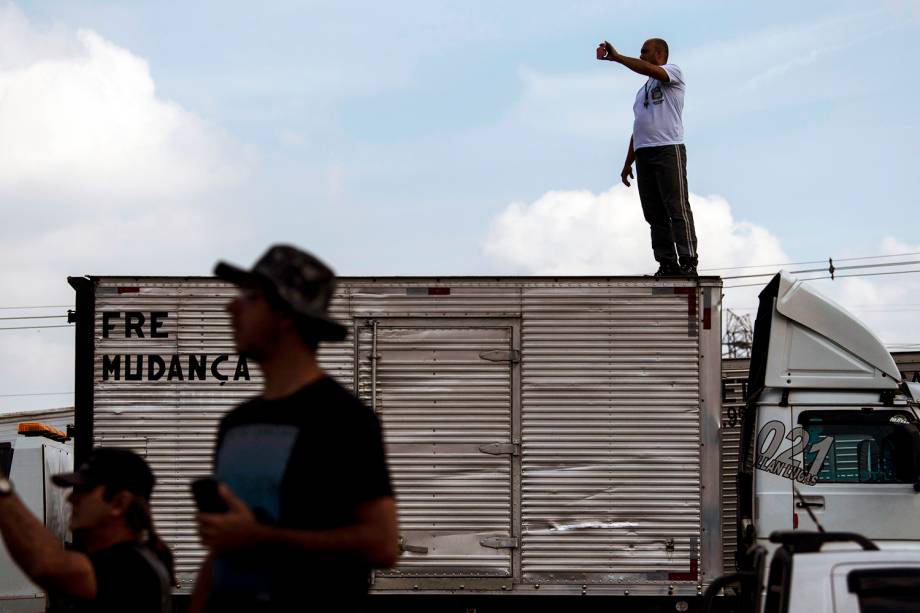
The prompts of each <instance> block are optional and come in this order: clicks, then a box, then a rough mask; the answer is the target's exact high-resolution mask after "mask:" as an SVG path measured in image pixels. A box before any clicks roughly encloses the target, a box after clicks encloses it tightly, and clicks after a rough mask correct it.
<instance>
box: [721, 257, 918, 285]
mask: <svg viewBox="0 0 920 613" xmlns="http://www.w3.org/2000/svg"><path fill="white" fill-rule="evenodd" d="M917 263H918V264H920V261H918V262H917ZM874 266H875V265H872V264H867V265H866V266H848V267H847V268H848V269H849V268H868V267H874ZM841 268H842V267H841ZM806 272H827V271H825V270H812V271H805V270H798V271H793V273H806ZM916 272H920V269H916V270H892V271H886V272H865V273H855V274H845V275H835V278H837V279H840V278H846V277H879V276H882V275H907V274H911V273H916ZM766 276H770V275H750V277H766ZM726 278H727V277H726ZM735 278H749V277H735ZM827 279H831V277H809V278H807V279H799V280H800V281H823V280H827ZM762 285H763V283H744V284H741V285H726V286H725V287H723V288H722V289H734V288H736V287H761V286H762Z"/></svg>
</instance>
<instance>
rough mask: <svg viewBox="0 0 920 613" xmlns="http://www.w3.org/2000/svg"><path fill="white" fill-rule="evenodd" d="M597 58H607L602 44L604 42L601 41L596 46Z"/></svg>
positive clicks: (605, 49)
mask: <svg viewBox="0 0 920 613" xmlns="http://www.w3.org/2000/svg"><path fill="white" fill-rule="evenodd" d="M597 59H599V60H606V59H607V48H606V47H605V46H604V43H601V44H599V45H598V46H597Z"/></svg>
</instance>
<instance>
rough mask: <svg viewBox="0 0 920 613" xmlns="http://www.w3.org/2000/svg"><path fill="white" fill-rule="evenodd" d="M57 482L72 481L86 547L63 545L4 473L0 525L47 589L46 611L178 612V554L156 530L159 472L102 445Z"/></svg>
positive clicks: (19, 559)
mask: <svg viewBox="0 0 920 613" xmlns="http://www.w3.org/2000/svg"><path fill="white" fill-rule="evenodd" d="M52 481H53V482H54V483H55V484H56V485H59V486H61V487H72V488H73V490H72V491H71V493H70V495H69V496H68V497H67V500H68V501H69V502H70V504H71V506H72V514H71V518H70V529H71V530H72V531H73V534H74V537H75V539H77V540H79V542H80V545H81V548H82V549H84V550H85V553H83V552H78V551H69V550H66V549H64V547H63V545H62V544H61V542H60V541H58V539H57V538H56V537H55V536H54V535H53V534H52V533H51V531H50V530H48V529H47V528H46V527H45V526H44V525H43V524H42V522H41V521H39V520H38V519H37V518H36V517H35V516H34V515H33V514H32V513H31V512H30V511H29V509H28V508H27V507H26V505H25V504H23V502H22V500H21V499H20V498H19V496H17V495H16V493H15V492H14V491H13V486H12V484H11V483H10V481H9V480H7V479H6V477H0V532H2V533H3V540H4V542H5V543H6V547H7V549H8V550H9V552H10V555H11V556H12V558H13V559H14V560H15V561H16V564H17V565H18V566H19V568H21V569H22V571H23V572H24V573H25V574H26V575H27V576H28V577H29V578H30V579H31V580H32V581H34V582H35V583H36V584H37V585H39V586H40V587H42V588H44V589H45V590H46V591H47V592H48V600H49V604H50V606H49V608H48V610H49V611H78V612H85V613H90V612H99V613H115V612H116V611H132V612H138V613H168V612H169V611H172V594H171V586H172V585H173V584H174V583H175V582H174V580H173V576H172V575H173V569H172V554H171V553H170V552H169V549H168V548H167V547H166V545H164V544H163V543H162V541H160V540H159V538H158V537H157V535H156V532H155V531H154V529H153V520H152V519H151V515H150V495H151V493H152V492H153V485H154V478H153V473H152V472H151V471H150V467H148V466H147V463H146V462H145V461H144V459H143V458H141V457H140V456H139V455H137V454H135V453H133V452H131V451H128V450H127V449H118V448H114V447H113V448H108V447H106V448H100V449H96V450H95V451H93V453H92V455H91V456H90V457H89V459H88V460H87V461H86V463H85V464H83V465H82V466H81V467H80V468H79V469H78V470H77V471H76V472H72V473H66V474H62V475H54V476H53V477H52Z"/></svg>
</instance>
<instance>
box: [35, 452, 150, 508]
mask: <svg viewBox="0 0 920 613" xmlns="http://www.w3.org/2000/svg"><path fill="white" fill-rule="evenodd" d="M51 481H52V482H53V483H54V484H55V485H58V486H60V487H83V486H88V487H95V486H97V485H104V486H106V487H107V488H108V489H109V490H111V491H115V492H120V491H123V490H126V491H129V492H131V493H132V494H137V495H138V496H140V497H142V498H144V499H146V500H150V494H151V493H153V485H154V483H155V481H156V479H154V476H153V472H152V471H151V470H150V466H148V465H147V462H146V461H145V460H144V458H142V457H141V456H139V455H137V454H136V453H134V452H133V451H131V450H129V449H120V448H117V447H97V448H96V449H94V450H93V452H92V453H91V454H90V456H89V459H88V460H86V462H84V463H83V464H81V465H80V467H79V468H78V469H77V470H75V471H74V472H71V473H62V474H58V475H54V476H52V477H51Z"/></svg>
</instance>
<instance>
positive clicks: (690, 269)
mask: <svg viewBox="0 0 920 613" xmlns="http://www.w3.org/2000/svg"><path fill="white" fill-rule="evenodd" d="M679 271H680V272H678V273H677V274H679V275H680V276H682V277H696V276H698V275H697V274H696V264H684V265H682V266H681V267H680V268H679Z"/></svg>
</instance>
